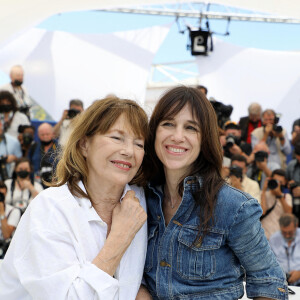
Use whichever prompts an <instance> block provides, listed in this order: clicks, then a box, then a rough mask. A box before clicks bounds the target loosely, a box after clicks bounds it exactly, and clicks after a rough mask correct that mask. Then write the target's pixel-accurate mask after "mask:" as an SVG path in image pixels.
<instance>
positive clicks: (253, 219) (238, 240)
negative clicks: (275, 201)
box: [228, 198, 288, 299]
mask: <svg viewBox="0 0 300 300" xmlns="http://www.w3.org/2000/svg"><path fill="white" fill-rule="evenodd" d="M261 214H262V209H261V207H260V205H259V203H258V202H257V201H256V200H255V199H253V198H252V199H250V200H247V201H245V202H243V204H242V205H241V206H240V207H239V209H238V210H237V212H236V214H235V217H234V220H233V223H232V225H231V227H230V228H229V234H228V244H229V246H230V247H231V249H232V250H233V252H234V253H235V255H236V256H237V257H238V259H239V261H240V263H241V265H242V266H243V267H244V269H245V271H246V292H247V296H248V298H254V297H269V298H271V299H288V292H287V283H286V281H285V275H284V272H283V271H282V269H281V267H280V265H279V263H278V262H277V260H276V258H275V255H274V254H273V252H272V250H271V248H270V246H269V243H268V240H267V238H266V237H265V234H264V230H263V229H262V227H261V223H260V216H261Z"/></svg>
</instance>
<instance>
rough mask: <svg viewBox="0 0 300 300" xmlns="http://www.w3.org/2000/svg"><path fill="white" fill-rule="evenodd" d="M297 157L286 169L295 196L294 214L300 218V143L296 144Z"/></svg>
mask: <svg viewBox="0 0 300 300" xmlns="http://www.w3.org/2000/svg"><path fill="white" fill-rule="evenodd" d="M294 150H295V159H293V160H291V161H290V162H289V164H288V166H287V169H286V176H287V180H288V185H289V188H290V190H291V194H292V197H293V214H294V215H296V216H297V217H298V218H300V143H298V144H296V145H295V148H294Z"/></svg>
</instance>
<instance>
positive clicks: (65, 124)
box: [54, 99, 84, 146]
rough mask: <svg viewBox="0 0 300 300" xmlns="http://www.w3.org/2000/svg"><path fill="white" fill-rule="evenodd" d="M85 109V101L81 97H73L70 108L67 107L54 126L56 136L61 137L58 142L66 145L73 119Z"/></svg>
mask: <svg viewBox="0 0 300 300" xmlns="http://www.w3.org/2000/svg"><path fill="white" fill-rule="evenodd" d="M83 110H84V108H83V102H82V101H81V100H79V99H73V100H71V101H70V103H69V109H65V110H64V112H63V114H62V117H61V119H60V121H59V122H58V123H56V125H55V126H54V136H55V138H59V140H58V143H59V144H60V145H61V146H64V145H65V144H66V142H67V140H68V138H69V136H70V133H71V128H70V126H71V122H72V120H73V119H74V118H75V117H76V116H77V115H78V114H80V113H81V112H82V111H83Z"/></svg>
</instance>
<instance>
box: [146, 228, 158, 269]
mask: <svg viewBox="0 0 300 300" xmlns="http://www.w3.org/2000/svg"><path fill="white" fill-rule="evenodd" d="M157 234H158V224H148V246H147V256H146V262H145V268H144V269H145V272H150V270H151V269H152V267H153V260H154V250H155V243H156V239H157Z"/></svg>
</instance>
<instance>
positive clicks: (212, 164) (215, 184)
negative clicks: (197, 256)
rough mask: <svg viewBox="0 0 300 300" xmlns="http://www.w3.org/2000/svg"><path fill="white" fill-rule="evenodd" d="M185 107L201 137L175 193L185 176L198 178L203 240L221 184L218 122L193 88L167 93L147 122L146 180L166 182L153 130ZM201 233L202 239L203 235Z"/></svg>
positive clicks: (208, 106) (211, 108) (197, 198)
mask: <svg viewBox="0 0 300 300" xmlns="http://www.w3.org/2000/svg"><path fill="white" fill-rule="evenodd" d="M186 105H189V107H190V108H191V110H192V115H193V118H194V119H195V120H197V121H198V123H199V127H200V136H201V151H200V153H199V156H198V158H197V159H196V160H195V162H194V163H193V165H192V166H191V168H190V170H189V171H188V172H189V173H188V174H184V176H183V178H182V179H181V181H180V183H179V185H178V193H179V194H180V195H181V196H182V195H183V188H184V187H183V181H184V178H185V177H186V176H194V175H199V176H201V178H202V181H203V184H202V186H201V188H200V187H199V190H198V191H197V192H196V193H195V194H194V199H195V201H196V204H197V205H198V206H200V207H201V209H200V215H199V218H200V223H199V224H200V225H199V232H198V236H197V238H199V237H202V238H203V237H204V235H205V234H206V232H207V229H208V227H209V226H210V222H212V223H213V222H214V208H215V204H216V200H217V194H218V191H219V189H220V188H221V186H222V185H223V184H224V180H223V179H222V176H221V168H222V161H223V154H222V148H221V144H220V140H219V133H218V122H217V117H216V114H215V111H214V108H213V106H212V105H211V103H210V102H209V101H208V100H207V98H206V97H205V95H204V94H203V93H201V92H200V91H199V90H197V89H196V88H192V87H186V86H178V87H175V88H172V89H170V90H169V91H167V92H166V93H165V94H164V95H163V96H162V98H161V99H160V100H159V102H158V103H157V104H156V106H155V108H154V111H153V113H152V116H151V118H150V123H149V129H150V136H149V139H148V142H149V144H148V145H147V150H146V151H147V155H146V156H145V164H146V165H147V167H145V170H146V171H148V172H147V174H146V176H147V178H148V180H150V181H155V183H157V184H163V183H164V182H165V175H164V169H163V165H162V163H161V161H160V160H159V159H158V157H157V155H156V153H155V146H154V144H155V137H156V130H157V127H158V125H159V123H160V122H162V121H163V120H166V119H171V118H173V117H174V116H175V115H177V114H178V113H179V112H180V111H181V110H182V109H183V108H184V107H185V106H186ZM202 233H203V235H202Z"/></svg>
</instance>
